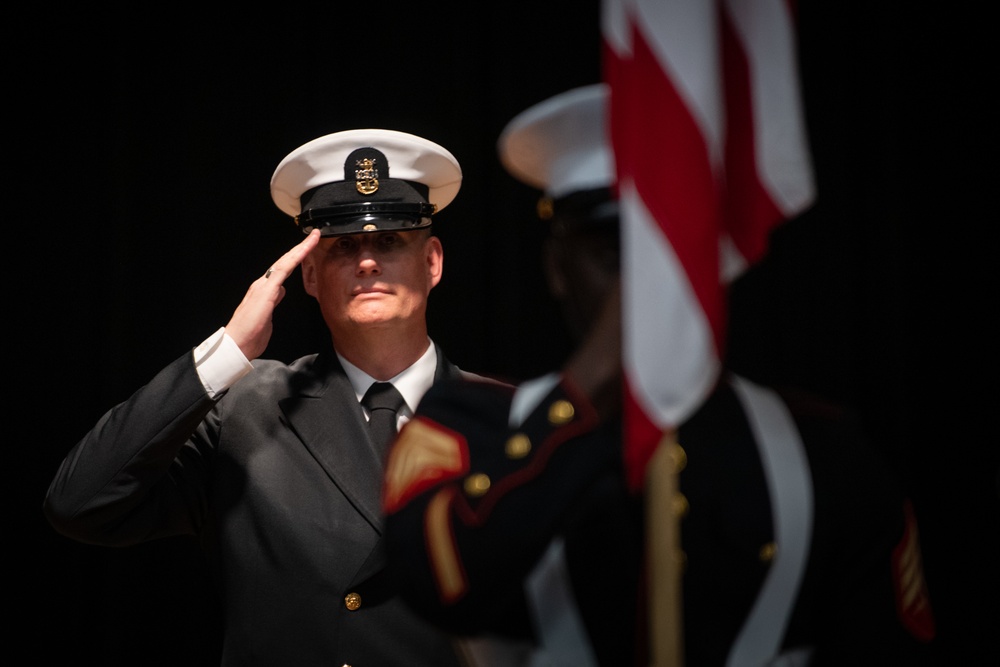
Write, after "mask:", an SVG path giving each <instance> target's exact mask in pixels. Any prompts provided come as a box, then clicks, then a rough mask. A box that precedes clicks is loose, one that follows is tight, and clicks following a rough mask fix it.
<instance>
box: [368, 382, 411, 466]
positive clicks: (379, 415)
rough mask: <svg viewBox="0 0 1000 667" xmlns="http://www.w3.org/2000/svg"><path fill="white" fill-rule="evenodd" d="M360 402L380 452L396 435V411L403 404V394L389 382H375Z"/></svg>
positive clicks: (373, 439)
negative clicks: (365, 411)
mask: <svg viewBox="0 0 1000 667" xmlns="http://www.w3.org/2000/svg"><path fill="white" fill-rule="evenodd" d="M361 404H362V405H364V406H365V407H366V408H367V409H368V414H369V415H370V416H369V419H368V430H369V431H371V434H372V441H373V442H374V443H375V446H376V447H377V448H378V451H379V453H380V454H382V455H383V456H385V451H386V449H388V447H389V443H390V442H392V439H393V437H395V435H396V412H398V411H399V408H401V407H402V406H403V396H402V394H400V393H399V390H398V389H396V388H395V387H394V386H393V385H392V383H391V382H376V383H374V384H373V385H372V386H371V387H369V388H368V391H367V392H365V396H364V398H362V399H361Z"/></svg>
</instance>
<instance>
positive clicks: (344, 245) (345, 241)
mask: <svg viewBox="0 0 1000 667" xmlns="http://www.w3.org/2000/svg"><path fill="white" fill-rule="evenodd" d="M334 247H335V248H336V249H337V252H342V253H349V252H354V251H355V250H356V249H357V247H358V242H357V241H355V240H354V239H352V238H351V237H350V236H341V237H340V238H338V239H337V242H336V244H335V245H334Z"/></svg>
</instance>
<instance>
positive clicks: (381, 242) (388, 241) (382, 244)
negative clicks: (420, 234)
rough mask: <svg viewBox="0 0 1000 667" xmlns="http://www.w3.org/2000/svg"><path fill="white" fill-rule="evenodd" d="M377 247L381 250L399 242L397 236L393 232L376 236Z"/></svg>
mask: <svg viewBox="0 0 1000 667" xmlns="http://www.w3.org/2000/svg"><path fill="white" fill-rule="evenodd" d="M377 243H378V247H379V248H381V249H383V250H389V249H391V248H393V247H394V246H396V245H397V244H398V243H399V237H398V236H396V235H395V234H383V235H382V236H379V237H378V241H377Z"/></svg>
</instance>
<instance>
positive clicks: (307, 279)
mask: <svg viewBox="0 0 1000 667" xmlns="http://www.w3.org/2000/svg"><path fill="white" fill-rule="evenodd" d="M443 263H444V255H443V252H442V248H441V241H440V240H439V239H438V238H437V237H435V236H432V235H431V233H430V230H417V231H407V232H369V233H364V234H351V235H348V236H335V237H330V238H324V239H320V242H319V245H317V246H316V248H314V249H313V251H312V252H311V253H310V254H309V255H308V256H307V257H306V259H305V260H304V261H303V262H302V278H303V282H304V284H305V290H306V292H307V293H308V294H310V295H311V296H313V297H315V298H316V300H317V301H318V302H319V305H320V310H321V311H322V313H323V319H324V320H325V321H326V323H327V326H328V327H330V330H331V331H332V332H333V333H334V335H336V334H337V332H338V331H345V332H346V331H351V330H356V329H358V328H377V327H387V326H393V325H397V324H401V323H405V322H411V321H413V320H414V319H415V318H417V319H420V320H423V318H424V317H425V314H426V309H427V297H428V295H429V294H430V291H431V289H432V288H433V287H434V286H435V285H437V284H438V282H439V281H440V280H441V272H442V267H443Z"/></svg>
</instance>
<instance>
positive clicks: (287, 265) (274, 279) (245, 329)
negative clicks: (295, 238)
mask: <svg viewBox="0 0 1000 667" xmlns="http://www.w3.org/2000/svg"><path fill="white" fill-rule="evenodd" d="M319 237H320V233H319V230H318V229H314V230H313V231H312V232H310V233H309V235H308V236H306V238H305V239H303V240H302V242H301V243H299V244H298V245H296V246H295V247H294V248H292V249H291V250H289V251H288V252H286V253H285V254H284V255H282V256H281V258H280V259H278V261H276V262H275V263H274V264H272V265H271V268H270V269H268V270H267V272H265V274H264V275H262V276H261V277H260V278H258V279H257V280H255V281H253V282H252V283H251V284H250V289H248V290H247V293H246V295H245V296H244V297H243V301H241V302H240V305H239V306H237V307H236V311H235V312H234V313H233V316H232V317H231V318H230V319H229V323H228V324H226V333H227V334H229V337H230V338H232V339H233V341H234V342H235V343H236V344H237V345H238V346H239V348H240V350H241V351H242V352H243V354H244V355H245V356H246V358H247V359H250V360H253V359H256V358H257V357H259V356H260V355H262V354H263V353H264V350H265V349H267V344H268V342H269V341H270V340H271V331H272V316H273V315H274V309H275V308H276V307H277V306H278V304H279V303H281V300H282V299H284V298H285V287H284V282H285V280H286V279H287V278H288V276H290V275H292V271H294V270H295V267H297V266H298V265H299V264H301V263H302V260H303V259H305V257H306V255H308V254H309V253H310V252H311V251H312V249H313V248H315V247H316V244H317V243H319Z"/></svg>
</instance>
